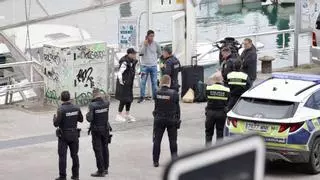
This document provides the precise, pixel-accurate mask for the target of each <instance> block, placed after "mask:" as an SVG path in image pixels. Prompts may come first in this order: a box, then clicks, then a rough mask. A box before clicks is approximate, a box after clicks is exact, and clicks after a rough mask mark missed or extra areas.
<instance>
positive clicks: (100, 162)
mask: <svg viewBox="0 0 320 180" xmlns="http://www.w3.org/2000/svg"><path fill="white" fill-rule="evenodd" d="M91 134H92V147H93V151H94V154H95V156H96V164H97V168H98V171H99V172H101V173H102V172H103V171H104V170H108V168H109V147H108V142H109V140H108V139H109V132H108V131H106V130H105V131H92V133H91Z"/></svg>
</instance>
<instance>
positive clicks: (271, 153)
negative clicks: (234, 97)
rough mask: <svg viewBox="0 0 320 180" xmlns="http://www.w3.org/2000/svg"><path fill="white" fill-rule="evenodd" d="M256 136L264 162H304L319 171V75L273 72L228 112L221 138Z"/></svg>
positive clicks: (316, 171) (312, 170)
mask: <svg viewBox="0 0 320 180" xmlns="http://www.w3.org/2000/svg"><path fill="white" fill-rule="evenodd" d="M249 133H258V134H259V135H261V136H262V137H263V138H264V139H265V142H266V147H267V160H269V161H274V160H285V161H287V162H292V163H304V164H305V167H306V169H307V170H308V172H310V173H312V174H316V173H319V172H320V76H316V75H305V74H291V73H274V74H272V77H271V78H269V79H267V80H265V81H263V82H262V83H260V84H258V85H256V86H255V87H253V88H251V89H249V90H248V91H247V92H245V93H244V94H243V95H242V96H241V97H240V99H239V100H238V102H237V104H236V105H235V106H234V108H233V109H232V110H231V111H229V112H228V114H227V121H226V128H225V135H226V136H233V135H242V134H249Z"/></svg>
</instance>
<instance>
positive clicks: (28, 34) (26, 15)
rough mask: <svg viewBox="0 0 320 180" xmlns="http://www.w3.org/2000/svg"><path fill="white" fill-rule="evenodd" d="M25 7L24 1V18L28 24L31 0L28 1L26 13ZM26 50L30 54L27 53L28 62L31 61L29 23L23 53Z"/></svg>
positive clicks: (25, 1) (25, 2)
mask: <svg viewBox="0 0 320 180" xmlns="http://www.w3.org/2000/svg"><path fill="white" fill-rule="evenodd" d="M27 6H28V4H27V0H24V9H25V17H26V21H27V22H28V21H29V18H30V14H31V0H29V11H28V8H27ZM28 49H29V50H30V53H29V54H30V60H32V55H31V41H30V28H29V23H27V35H26V44H25V53H26V52H27V50H28Z"/></svg>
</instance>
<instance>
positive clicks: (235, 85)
mask: <svg viewBox="0 0 320 180" xmlns="http://www.w3.org/2000/svg"><path fill="white" fill-rule="evenodd" d="M241 67H242V62H241V61H240V60H237V61H235V62H234V64H233V69H234V71H232V72H230V73H229V74H228V76H227V77H228V86H229V88H230V97H229V101H228V110H231V109H232V108H233V106H234V105H235V104H236V103H237V101H238V99H239V98H240V96H241V95H242V94H243V93H244V92H246V91H247V90H248V89H249V88H250V86H251V83H250V80H249V77H248V75H247V74H246V73H244V72H241Z"/></svg>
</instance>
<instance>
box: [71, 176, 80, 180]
mask: <svg viewBox="0 0 320 180" xmlns="http://www.w3.org/2000/svg"><path fill="white" fill-rule="evenodd" d="M71 179H73V180H79V176H71Z"/></svg>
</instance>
